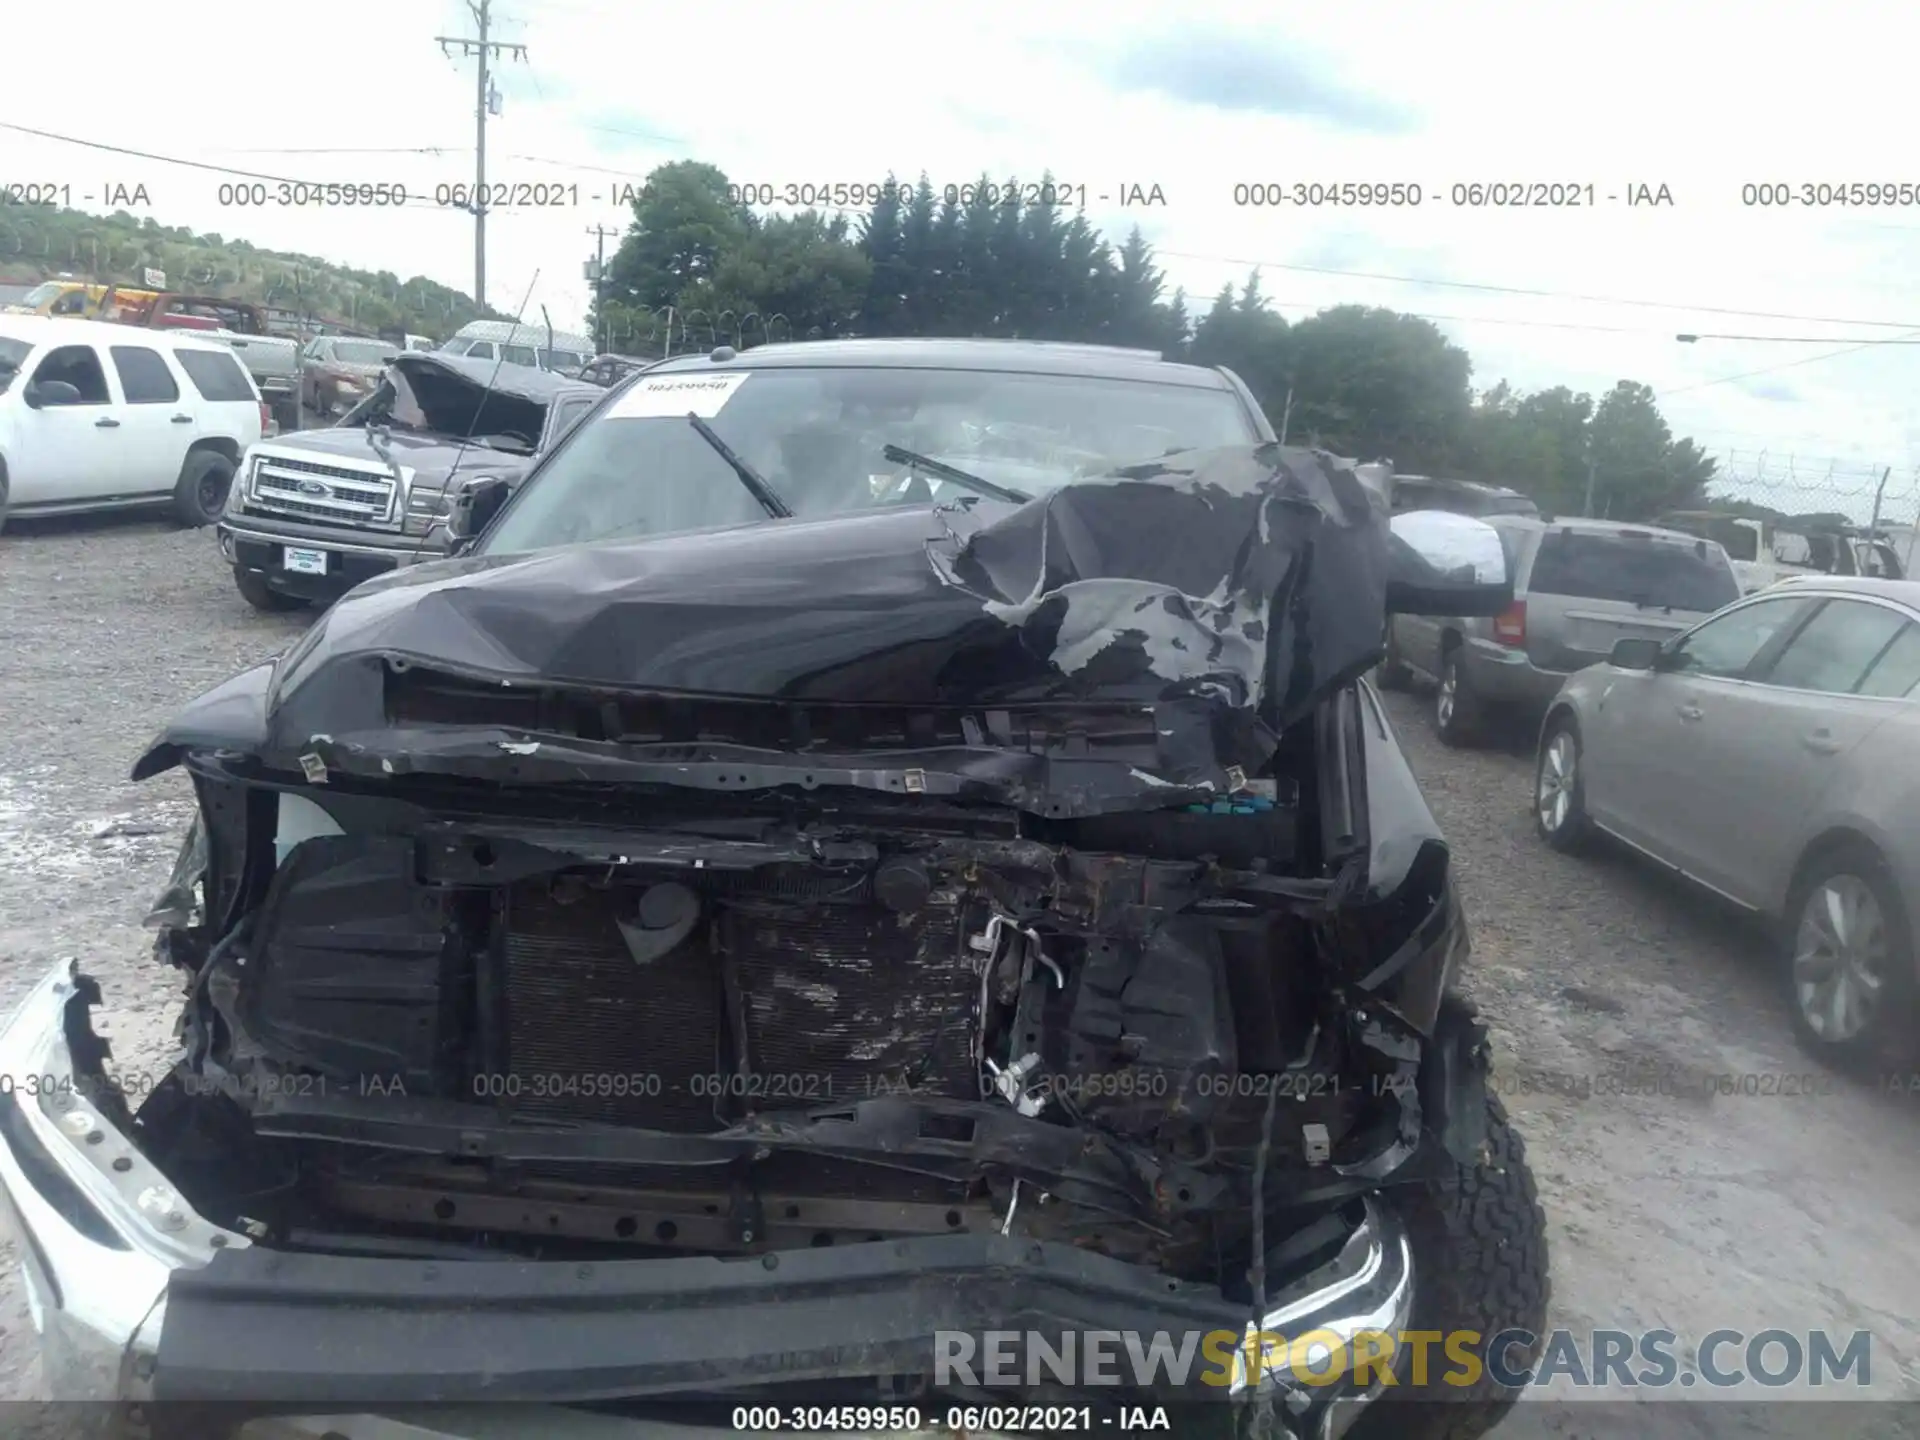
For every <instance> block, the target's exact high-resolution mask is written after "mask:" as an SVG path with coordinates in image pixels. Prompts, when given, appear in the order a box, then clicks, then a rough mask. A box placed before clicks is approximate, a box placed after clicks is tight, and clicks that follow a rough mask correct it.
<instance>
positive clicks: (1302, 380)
mask: <svg viewBox="0 0 1920 1440" xmlns="http://www.w3.org/2000/svg"><path fill="white" fill-rule="evenodd" d="M1243 304H1244V297H1243ZM1290 338H1291V339H1292V342H1293V384H1294V408H1293V427H1294V429H1295V431H1296V432H1297V433H1299V434H1301V435H1302V436H1304V437H1307V438H1315V437H1317V440H1318V443H1320V444H1322V445H1324V446H1325V447H1326V448H1328V449H1330V450H1334V451H1336V452H1339V453H1341V454H1346V455H1355V456H1358V457H1360V458H1362V459H1373V458H1382V457H1384V458H1387V459H1391V460H1392V461H1393V462H1394V463H1395V465H1396V466H1397V467H1398V468H1399V469H1401V470H1403V471H1408V472H1432V471H1435V470H1442V471H1444V470H1447V469H1449V468H1450V467H1451V466H1452V464H1453V462H1454V461H1455V459H1456V458H1457V456H1458V455H1459V454H1460V453H1461V450H1462V448H1463V444H1464V441H1465V439H1466V431H1467V426H1468V421H1469V418H1470V413H1471V409H1472V392H1471V390H1470V389H1469V386H1468V381H1469V379H1470V378H1471V376H1472V369H1473V366H1472V361H1470V360H1469V359H1468V357H1467V352H1466V351H1464V350H1462V349H1461V348H1460V347H1459V346H1457V345H1455V344H1453V343H1452V342H1451V341H1449V340H1448V339H1447V338H1446V336H1445V335H1443V334H1442V333H1441V332H1440V330H1439V328H1438V327H1437V326H1435V325H1434V324H1433V323H1432V322H1431V321H1428V320H1422V319H1419V318H1417V317H1415V316H1412V315H1401V314H1397V313H1396V312H1394V311H1392V310H1387V309H1382V308H1377V307H1370V306H1360V305H1340V306H1336V307H1334V308H1333V309H1331V310H1322V311H1321V312H1320V313H1319V314H1318V315H1314V316H1312V317H1310V318H1308V319H1306V320H1302V321H1301V322H1300V323H1299V324H1298V325H1295V326H1294V327H1292V332H1291V337H1290ZM1262 398H1263V400H1264V399H1265V398H1266V397H1264V396H1263V397H1262Z"/></svg>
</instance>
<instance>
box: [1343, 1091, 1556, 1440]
mask: <svg viewBox="0 0 1920 1440" xmlns="http://www.w3.org/2000/svg"><path fill="white" fill-rule="evenodd" d="M1381 1198H1382V1199H1383V1200H1384V1201H1385V1202H1386V1203H1388V1204H1390V1205H1392V1207H1393V1208H1394V1210H1395V1211H1396V1212H1397V1213H1398V1214H1399V1216H1400V1218H1401V1219H1402V1220H1403V1221H1404V1222H1405V1223H1406V1226H1407V1230H1408V1232H1409V1235H1410V1237H1411V1240H1412V1246H1413V1266H1414V1270H1413V1275H1414V1282H1413V1296H1414V1299H1413V1319H1412V1323H1411V1324H1410V1325H1409V1327H1408V1328H1409V1329H1410V1330H1416V1331H1418V1330H1428V1331H1432V1330H1437V1331H1439V1332H1441V1333H1442V1334H1443V1335H1444V1334H1448V1333H1451V1332H1453V1331H1458V1330H1472V1331H1477V1332H1478V1333H1479V1335H1480V1337H1481V1345H1482V1346H1483V1347H1484V1346H1485V1345H1486V1344H1487V1343H1488V1342H1490V1341H1491V1340H1493V1339H1494V1338H1496V1337H1498V1336H1500V1335H1501V1334H1502V1332H1512V1331H1522V1332H1525V1334H1526V1335H1527V1336H1528V1337H1529V1338H1530V1339H1531V1342H1532V1343H1531V1344H1530V1345H1528V1344H1525V1343H1524V1342H1522V1343H1521V1344H1519V1345H1517V1346H1508V1347H1505V1360H1504V1366H1505V1369H1504V1371H1503V1373H1505V1374H1507V1375H1508V1378H1512V1377H1513V1376H1514V1375H1515V1374H1518V1373H1525V1372H1530V1371H1531V1370H1532V1368H1533V1367H1534V1366H1535V1365H1537V1364H1538V1363H1539V1358H1540V1352H1541V1349H1542V1347H1543V1346H1544V1345H1545V1343H1546V1326H1547V1301H1548V1297H1549V1294H1550V1292H1551V1285H1550V1283H1549V1281H1548V1276H1547V1217H1546V1214H1545V1212H1544V1211H1542V1210H1541V1208H1540V1196H1539V1191H1538V1190H1537V1189H1536V1188H1535V1186H1534V1181H1533V1172H1532V1171H1530V1170H1529V1169H1528V1168H1527V1152H1526V1146H1525V1145H1524V1144H1523V1143H1522V1142H1521V1139H1520V1132H1519V1131H1517V1130H1515V1129H1514V1128H1513V1124H1512V1122H1511V1121H1510V1120H1508V1118H1507V1112H1506V1107H1505V1106H1503V1105H1502V1104H1501V1103H1500V1098H1499V1097H1498V1096H1497V1095H1494V1094H1491V1093H1489V1094H1488V1096H1487V1138H1486V1144H1485V1146H1484V1147H1483V1148H1482V1150H1481V1153H1480V1157H1479V1159H1478V1161H1477V1162H1476V1163H1474V1164H1471V1165H1461V1166H1457V1167H1456V1168H1455V1171H1454V1173H1453V1174H1452V1175H1451V1176H1449V1177H1446V1178H1444V1179H1442V1180H1441V1181H1439V1182H1436V1183H1431V1184H1427V1185H1421V1186H1407V1187H1405V1188H1403V1189H1398V1190H1389V1191H1387V1192H1386V1193H1385V1194H1384V1195H1383V1196H1382V1197H1381ZM1523 1352H1524V1353H1523ZM1476 1353H1480V1352H1476ZM1456 1373H1457V1366H1456V1364H1455V1362H1454V1361H1453V1360H1452V1358H1451V1357H1449V1356H1448V1355H1447V1354H1446V1351H1445V1348H1444V1346H1441V1345H1433V1346H1429V1347H1428V1350H1427V1373H1426V1380H1427V1383H1426V1384H1425V1385H1424V1386H1417V1385H1415V1384H1414V1383H1413V1381H1414V1376H1413V1375H1412V1373H1411V1370H1410V1367H1409V1365H1408V1363H1407V1361H1406V1359H1405V1358H1404V1357H1403V1358H1402V1360H1401V1362H1400V1366H1399V1374H1398V1377H1397V1383H1395V1384H1394V1385H1391V1386H1389V1387H1387V1388H1386V1389H1385V1390H1384V1391H1382V1392H1381V1395H1380V1397H1379V1399H1377V1400H1375V1401H1374V1402H1373V1403H1372V1404H1371V1405H1368V1406H1367V1407H1366V1408H1365V1409H1364V1410H1362V1411H1361V1412H1360V1414H1359V1416H1358V1418H1357V1419H1356V1421H1355V1423H1354V1426H1353V1428H1352V1429H1351V1430H1349V1431H1348V1432H1347V1434H1348V1436H1349V1440H1386V1437H1389V1436H1391V1437H1394V1440H1478V1437H1480V1436H1482V1435H1485V1434H1486V1433H1487V1432H1488V1431H1489V1430H1491V1429H1493V1427H1494V1426H1496V1425H1498V1424H1499V1423H1500V1421H1501V1420H1502V1419H1503V1418H1504V1417H1505V1415H1506V1413H1507V1411H1508V1410H1509V1409H1510V1408H1512V1406H1513V1404H1514V1402H1515V1401H1517V1400H1518V1399H1519V1398H1520V1394H1519V1391H1518V1390H1516V1389H1511V1388H1509V1387H1507V1386H1504V1385H1502V1384H1500V1383H1499V1381H1498V1380H1497V1379H1496V1378H1495V1377H1494V1376H1493V1375H1492V1374H1490V1373H1488V1371H1487V1369H1485V1368H1483V1369H1482V1371H1481V1374H1480V1377H1479V1379H1478V1380H1476V1381H1475V1382H1474V1383H1473V1384H1472V1385H1457V1384H1455V1385H1449V1384H1448V1383H1447V1379H1448V1377H1449V1376H1450V1375H1453V1374H1456Z"/></svg>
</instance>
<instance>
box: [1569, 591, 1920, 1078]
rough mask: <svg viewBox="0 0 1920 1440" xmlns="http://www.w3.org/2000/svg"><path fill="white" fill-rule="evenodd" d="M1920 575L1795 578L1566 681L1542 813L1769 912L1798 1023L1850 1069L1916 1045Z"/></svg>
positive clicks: (1573, 835) (1821, 1049)
mask: <svg viewBox="0 0 1920 1440" xmlns="http://www.w3.org/2000/svg"><path fill="white" fill-rule="evenodd" d="M1917 685H1920V582H1914V581H1902V580H1868V579H1828V578H1822V579H1819V580H1805V581H1797V582H1796V583H1794V584H1793V585H1791V586H1783V587H1780V588H1778V589H1773V590H1767V591H1762V592H1760V593H1758V594H1756V595H1751V596H1748V597H1747V598H1746V599H1744V600H1741V601H1738V602H1736V603H1735V604H1732V605H1729V606H1727V607H1726V608H1725V609H1724V610H1721V611H1719V612H1717V613H1716V614H1714V615H1712V616H1710V617H1708V618H1707V619H1706V620H1704V621H1702V622H1701V623H1700V624H1698V625H1696V626H1694V627H1693V628H1692V629H1691V630H1688V631H1687V632H1685V633H1684V634H1682V635H1679V636H1677V637H1675V638H1674V639H1672V640H1669V641H1666V642H1664V643H1662V642H1659V641H1655V640H1640V639H1629V640H1622V641H1620V642H1619V644H1618V645H1617V646H1616V647H1615V649H1614V652H1613V655H1612V658H1611V659H1609V660H1608V661H1607V662H1605V663H1603V664H1599V665H1595V666H1592V667H1590V668H1588V669H1585V670H1582V671H1579V672H1578V673H1577V674H1575V675H1573V676H1571V677H1569V679H1568V680H1567V682H1566V684H1565V685H1564V686H1563V687H1562V688H1561V691H1560V693H1559V695H1558V697H1556V698H1555V700H1554V701H1553V703H1552V705H1551V707H1550V708H1549V709H1548V711H1547V715H1546V719H1545V720H1544V722H1543V723H1542V726H1541V731H1540V749H1539V760H1538V767H1537V769H1536V772H1535V775H1536V780H1535V789H1534V820H1535V824H1536V825H1537V826H1538V828H1539V831H1540V834H1541V836H1542V837H1543V838H1544V839H1545V840H1546V842H1547V843H1548V844H1550V845H1552V846H1554V847H1555V848H1557V849H1562V850H1571V849H1575V848H1577V847H1578V846H1579V845H1580V844H1582V843H1583V842H1584V841H1587V840H1589V839H1590V838H1591V837H1592V836H1593V834H1594V833H1595V832H1596V831H1602V832H1605V833H1606V834H1608V835H1610V836H1612V837H1614V838H1615V839H1618V840H1620V841H1623V842H1625V843H1626V844H1627V845H1628V846H1630V847H1632V848H1633V849H1636V850H1639V851H1641V852H1643V853H1645V854H1646V855H1648V856H1650V857H1652V858H1653V859H1655V860H1657V861H1659V862H1660V863H1662V864H1663V865H1666V866H1668V867H1671V868H1672V869H1675V870H1678V871H1679V872H1680V873H1681V874H1683V875H1685V876H1687V877H1688V878H1689V879H1691V880H1693V881H1695V882H1697V883H1699V884H1700V885H1703V886H1705V887H1706V888H1708V889H1709V890H1712V891H1715V892H1716V893H1718V894H1720V895H1721V896H1723V897H1725V898H1726V899H1728V900H1731V901H1733V902H1734V903H1735V904H1737V905H1739V906H1741V907H1742V908H1744V909H1746V910H1749V911H1752V912H1754V913H1756V914H1758V915H1761V916H1763V917H1765V918H1766V919H1768V920H1769V921H1771V922H1773V923H1774V924H1775V925H1777V927H1778V928H1779V930H1780V932H1781V933H1782V934H1783V936H1784V938H1785V950H1786V955H1787V959H1786V982H1787V985H1788V989H1789V992H1790V995H1791V999H1792V1013H1793V1021H1794V1028H1795V1030H1796V1031H1797V1032H1798V1034H1799V1036H1800V1039H1801V1041H1802V1043H1803V1044H1805V1045H1806V1046H1807V1048H1808V1049H1809V1050H1811V1051H1812V1052H1813V1053H1814V1054H1816V1055H1818V1056H1820V1057H1821V1058H1822V1059H1824V1060H1827V1061H1829V1062H1830V1063H1833V1064H1835V1065H1837V1066H1840V1067H1842V1068H1853V1069H1863V1068H1864V1069H1878V1068H1880V1067H1885V1066H1892V1067H1898V1066H1901V1065H1904V1064H1907V1063H1910V1062H1911V1060H1912V1059H1913V1058H1914V1053H1915V1049H1916V1018H1917V1017H1916V1008H1915V995H1916V990H1917V989H1920V986H1916V976H1915V954H1914V944H1913V932H1912V929H1911V925H1910V921H1909V915H1910V913H1911V911H1910V909H1909V906H1910V904H1911V903H1912V902H1913V899H1914V897H1916V896H1920V805H1916V803H1915V801H1916V795H1915V785H1914V780H1915V777H1916V775H1920V695H1916V693H1915V691H1916V686H1917Z"/></svg>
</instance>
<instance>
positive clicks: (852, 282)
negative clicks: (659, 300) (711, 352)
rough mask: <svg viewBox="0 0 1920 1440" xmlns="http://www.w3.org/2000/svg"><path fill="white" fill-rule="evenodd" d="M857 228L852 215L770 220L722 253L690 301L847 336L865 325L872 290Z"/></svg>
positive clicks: (798, 330) (688, 295) (806, 214)
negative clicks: (855, 237)
mask: <svg viewBox="0 0 1920 1440" xmlns="http://www.w3.org/2000/svg"><path fill="white" fill-rule="evenodd" d="M850 232H851V226H850V224H849V222H848V220H847V218H846V217H845V216H844V215H841V216H835V217H833V218H832V219H829V218H827V217H826V216H824V215H821V214H820V213H818V212H817V211H813V210H807V211H803V212H802V213H801V214H798V215H791V216H772V217H769V218H767V219H765V220H763V221H761V222H760V224H759V226H758V227H757V228H756V229H755V230H754V232H753V234H751V235H749V236H748V237H747V238H746V240H745V241H744V242H742V243H741V245H740V246H739V247H738V248H737V249H735V250H733V251H731V252H730V253H728V254H727V255H725V256H723V257H722V258H721V260H720V262H719V266H718V268H717V270H716V271H715V273H714V276H713V279H712V280H710V281H707V280H703V281H700V282H698V283H696V284H694V285H693V286H691V287H689V288H688V289H687V290H686V291H684V292H683V293H682V296H681V299H682V303H683V304H684V305H685V306H686V307H687V308H689V309H690V310H691V309H698V310H702V311H704V312H706V313H707V314H708V315H710V316H713V317H716V319H717V318H718V317H720V316H722V315H724V314H726V313H727V312H731V313H732V314H733V316H734V317H735V321H736V323H737V321H738V320H739V318H740V317H743V316H745V315H747V314H749V313H750V312H752V311H755V310H758V311H760V312H761V313H762V314H765V315H775V314H778V315H785V316H786V317H787V319H788V320H789V321H790V322H791V323H792V325H793V329H794V333H795V334H796V335H799V334H804V333H807V332H810V331H814V330H818V331H819V332H820V333H821V334H822V335H839V334H844V333H846V332H847V331H849V330H852V329H855V328H857V327H858V326H859V324H860V323H861V315H862V313H863V310H864V308H865V305H866V302H867V300H868V298H869V296H870V295H871V293H872V289H871V285H872V276H873V266H872V262H871V261H869V260H868V259H867V257H866V256H865V255H864V254H862V253H861V251H860V249H859V247H858V246H857V245H855V244H854V243H853V241H852V237H851V233H850ZM720 338H722V339H724V340H731V339H732V338H733V337H731V336H727V335H722V336H721V337H720ZM740 338H742V339H744V338H746V337H744V336H742V337H740Z"/></svg>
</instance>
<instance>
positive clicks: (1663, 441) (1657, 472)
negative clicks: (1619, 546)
mask: <svg viewBox="0 0 1920 1440" xmlns="http://www.w3.org/2000/svg"><path fill="white" fill-rule="evenodd" d="M1591 433H1592V441H1593V465H1594V509H1595V511H1596V512H1597V513H1599V514H1601V515H1605V516H1609V517H1611V518H1613V519H1618V520H1650V519H1652V518H1653V517H1655V516H1656V515H1658V514H1659V513H1660V512H1661V511H1663V510H1689V509H1698V508H1700V507H1701V506H1702V505H1704V504H1705V503H1706V498H1707V485H1708V483H1709V482H1710V481H1711V480H1712V478H1713V475H1714V471H1715V470H1716V469H1717V466H1716V464H1715V462H1714V461H1713V460H1711V459H1709V458H1708V457H1707V456H1706V455H1705V454H1704V453H1702V452H1701V450H1700V449H1699V447H1698V446H1696V445H1695V444H1694V443H1693V441H1691V440H1682V441H1679V442H1677V443H1676V442H1675V440H1674V438H1673V432H1672V431H1671V430H1670V429H1669V428H1668V426H1667V422H1666V420H1665V419H1664V418H1663V417H1662V416H1661V414H1660V407H1659V406H1658V405H1656V404H1655V403H1654V399H1653V391H1652V390H1651V389H1649V388H1648V387H1647V386H1645V385H1641V384H1638V383H1637V382H1635V381H1632V380H1622V381H1620V382H1619V384H1617V385H1615V386H1614V387H1613V389H1611V390H1610V391H1608V392H1607V394H1606V395H1605V397H1604V398H1602V400H1601V401H1600V404H1599V407H1598V408H1597V409H1596V410H1595V411H1594V414H1593V424H1592V427H1591Z"/></svg>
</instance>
